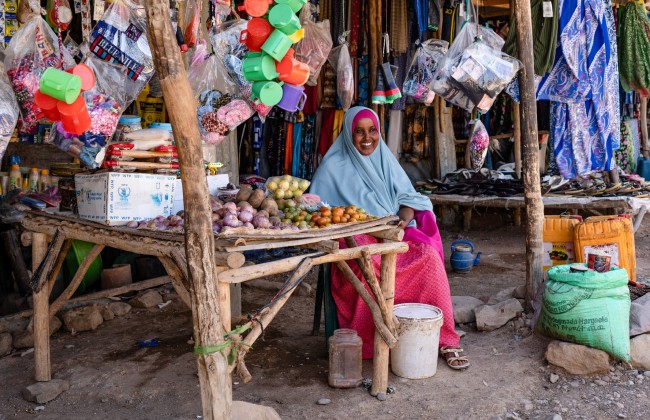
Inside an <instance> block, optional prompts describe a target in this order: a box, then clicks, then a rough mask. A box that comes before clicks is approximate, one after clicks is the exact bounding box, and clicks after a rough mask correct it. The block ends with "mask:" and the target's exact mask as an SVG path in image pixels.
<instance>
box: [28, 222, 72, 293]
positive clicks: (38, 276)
mask: <svg viewBox="0 0 650 420" xmlns="http://www.w3.org/2000/svg"><path fill="white" fill-rule="evenodd" d="M64 241H65V237H64V236H63V234H61V232H59V231H57V232H56V233H55V234H54V240H52V242H51V243H50V246H49V247H48V249H47V252H46V254H45V259H44V260H43V261H42V262H41V263H40V264H39V265H38V268H37V269H36V271H35V272H34V276H33V277H32V282H31V284H32V289H33V290H34V291H35V292H38V291H39V290H41V288H42V287H43V286H44V285H45V284H47V283H46V280H47V279H48V277H49V275H50V271H51V270H52V267H54V265H55V263H56V261H57V260H58V257H59V253H60V251H61V248H62V247H63V242H64Z"/></svg>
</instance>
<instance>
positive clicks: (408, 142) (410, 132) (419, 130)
mask: <svg viewBox="0 0 650 420" xmlns="http://www.w3.org/2000/svg"><path fill="white" fill-rule="evenodd" d="M426 121H427V107H426V106H424V105H421V104H414V105H407V106H406V112H405V115H404V131H405V132H404V141H403V142H402V153H401V156H402V159H403V160H405V161H408V162H418V161H419V160H421V159H428V158H429V150H430V144H429V136H427V135H426Z"/></svg>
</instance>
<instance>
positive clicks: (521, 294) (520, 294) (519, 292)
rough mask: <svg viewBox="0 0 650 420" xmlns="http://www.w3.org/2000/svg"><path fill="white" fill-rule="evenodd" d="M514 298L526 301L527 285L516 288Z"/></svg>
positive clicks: (513, 293)
mask: <svg viewBox="0 0 650 420" xmlns="http://www.w3.org/2000/svg"><path fill="white" fill-rule="evenodd" d="M512 297H513V298H515V299H526V285H525V284H522V285H521V286H517V287H515V290H514V291H513V292H512Z"/></svg>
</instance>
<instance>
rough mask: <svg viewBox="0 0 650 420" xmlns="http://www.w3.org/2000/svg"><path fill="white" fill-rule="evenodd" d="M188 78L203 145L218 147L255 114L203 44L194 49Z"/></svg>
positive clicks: (235, 84) (216, 58)
mask: <svg viewBox="0 0 650 420" xmlns="http://www.w3.org/2000/svg"><path fill="white" fill-rule="evenodd" d="M188 78H189V79H190V85H191V86H192V92H193V93H194V96H195V98H196V100H197V104H198V109H197V118H198V123H199V129H200V131H201V136H202V137H203V140H204V141H205V142H206V143H209V144H219V143H221V142H222V141H223V140H224V139H225V138H226V135H228V133H230V132H231V131H232V130H235V129H236V128H237V126H239V125H240V124H242V123H243V122H244V121H246V120H248V119H249V118H250V117H252V116H253V114H254V113H255V111H254V110H253V108H252V107H251V106H250V104H249V102H248V100H247V98H245V97H244V96H243V95H242V93H241V91H240V90H239V88H238V86H237V83H236V82H234V81H233V80H232V79H231V78H230V77H229V76H228V73H227V72H226V71H225V69H224V68H223V65H222V63H221V61H220V60H219V58H218V57H217V56H215V55H211V54H209V53H208V51H207V47H206V44H205V41H202V42H200V43H199V44H198V45H197V47H196V51H195V52H194V55H193V56H192V62H191V65H190V69H189V71H188Z"/></svg>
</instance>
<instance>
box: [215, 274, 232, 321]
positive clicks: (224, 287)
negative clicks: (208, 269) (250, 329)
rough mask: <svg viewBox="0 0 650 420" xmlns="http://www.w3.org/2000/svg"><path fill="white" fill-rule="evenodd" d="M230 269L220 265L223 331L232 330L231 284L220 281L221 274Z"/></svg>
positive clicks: (220, 305) (220, 304)
mask: <svg viewBox="0 0 650 420" xmlns="http://www.w3.org/2000/svg"><path fill="white" fill-rule="evenodd" d="M227 269H228V267H224V266H221V265H218V266H217V267H216V272H217V294H218V295H219V313H220V314H221V325H223V330H224V331H225V332H228V331H230V330H232V311H231V309H230V283H223V282H220V281H219V273H222V272H224V271H226V270H227Z"/></svg>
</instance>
